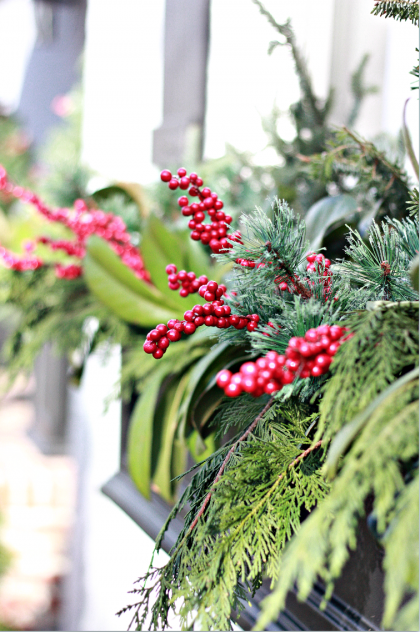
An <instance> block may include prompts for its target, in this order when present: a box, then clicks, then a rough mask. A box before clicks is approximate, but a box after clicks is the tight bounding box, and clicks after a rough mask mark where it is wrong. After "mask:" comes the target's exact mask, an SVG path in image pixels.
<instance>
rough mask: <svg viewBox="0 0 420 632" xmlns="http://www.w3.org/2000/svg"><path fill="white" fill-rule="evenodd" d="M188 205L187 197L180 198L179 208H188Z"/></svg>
mask: <svg viewBox="0 0 420 632" xmlns="http://www.w3.org/2000/svg"><path fill="white" fill-rule="evenodd" d="M187 204H188V198H187V196H186V195H181V197H180V198H178V206H187Z"/></svg>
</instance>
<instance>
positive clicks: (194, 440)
mask: <svg viewBox="0 0 420 632" xmlns="http://www.w3.org/2000/svg"><path fill="white" fill-rule="evenodd" d="M187 444H188V449H189V451H190V453H191V456H192V458H193V459H194V461H195V462H196V463H199V462H200V461H204V460H205V459H207V458H208V457H209V456H211V455H212V454H213V453H214V452H215V451H216V449H217V445H216V440H215V433H214V432H213V433H212V434H211V435H209V436H208V437H206V438H205V439H202V437H201V435H200V433H199V432H198V431H197V430H193V431H192V433H191V434H190V436H189V437H188V439H187Z"/></svg>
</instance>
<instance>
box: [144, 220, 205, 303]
mask: <svg viewBox="0 0 420 632" xmlns="http://www.w3.org/2000/svg"><path fill="white" fill-rule="evenodd" d="M141 255H142V258H143V261H144V264H145V266H146V269H147V270H148V271H149V274H150V277H151V279H152V282H153V283H154V285H155V286H156V287H157V288H158V289H159V290H160V291H161V292H162V294H164V295H165V296H166V297H167V301H168V306H169V305H171V306H172V305H173V306H174V307H175V308H176V309H182V310H183V312H184V311H186V310H187V309H191V308H192V307H193V306H194V305H195V304H196V302H197V297H194V295H190V296H187V297H186V298H182V296H180V295H179V290H176V291H175V290H171V289H170V288H169V286H168V275H167V274H166V266H167V265H168V264H170V263H173V261H172V258H171V256H170V254H168V253H167V252H165V251H164V250H163V249H162V246H161V244H159V243H158V242H157V241H156V239H155V237H154V233H153V232H152V231H151V229H150V225H149V223H148V224H147V226H146V227H145V229H144V231H143V234H142V242H141Z"/></svg>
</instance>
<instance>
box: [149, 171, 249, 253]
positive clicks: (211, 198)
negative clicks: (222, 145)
mask: <svg viewBox="0 0 420 632" xmlns="http://www.w3.org/2000/svg"><path fill="white" fill-rule="evenodd" d="M177 173H178V178H179V179H178V178H177V177H176V176H173V175H172V173H171V172H170V171H168V170H167V169H165V170H164V171H162V173H161V174H160V178H161V180H162V182H167V183H168V187H169V188H170V189H172V190H173V191H175V190H176V189H177V188H178V187H179V188H180V189H182V190H185V191H186V190H187V189H188V193H189V195H191V196H192V197H197V198H198V200H199V201H198V202H197V203H196V202H193V203H192V204H190V203H189V200H188V198H187V196H186V195H182V196H181V197H180V198H179V200H178V204H179V206H180V207H181V208H182V211H181V212H182V214H183V215H184V217H191V219H190V221H189V222H188V228H190V229H191V235H190V237H191V239H193V240H194V241H201V243H202V244H204V245H208V246H209V247H210V248H211V250H212V252H220V251H221V250H226V249H229V248H231V247H232V244H230V243H229V241H228V239H227V238H229V239H231V240H232V241H239V240H240V238H241V235H240V233H239V231H236V232H234V233H232V234H228V228H229V224H230V223H231V221H232V218H231V217H230V215H225V213H224V212H223V211H222V208H223V206H224V205H223V202H222V200H219V199H218V195H217V193H214V192H213V191H211V190H210V189H209V187H204V188H203V189H201V188H200V187H202V185H203V179H202V178H200V177H199V176H198V175H197V174H196V173H190V175H189V176H188V175H187V170H186V169H184V168H181V169H178V172H177ZM206 213H207V215H208V216H209V218H210V219H211V224H210V223H209V224H204V223H203V222H204V220H205V217H206Z"/></svg>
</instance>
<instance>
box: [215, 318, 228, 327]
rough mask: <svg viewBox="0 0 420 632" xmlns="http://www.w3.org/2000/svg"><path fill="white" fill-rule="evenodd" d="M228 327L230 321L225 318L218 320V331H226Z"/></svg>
mask: <svg viewBox="0 0 420 632" xmlns="http://www.w3.org/2000/svg"><path fill="white" fill-rule="evenodd" d="M226 325H227V326H229V320H228V319H227V318H224V317H223V316H222V317H221V318H218V319H217V323H216V327H217V328H218V329H224V328H225V327H226Z"/></svg>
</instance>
